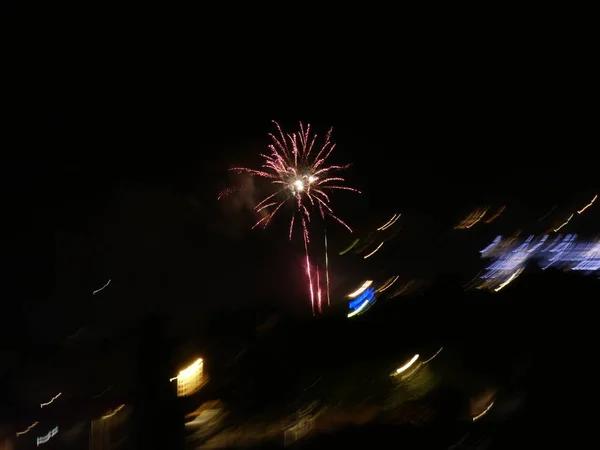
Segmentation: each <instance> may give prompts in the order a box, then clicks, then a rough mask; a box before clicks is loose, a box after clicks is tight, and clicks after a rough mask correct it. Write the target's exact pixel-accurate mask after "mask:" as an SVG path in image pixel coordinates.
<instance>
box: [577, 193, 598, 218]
mask: <svg viewBox="0 0 600 450" xmlns="http://www.w3.org/2000/svg"><path fill="white" fill-rule="evenodd" d="M597 198H598V194H596V195H594V198H593V199H592V201H591V202H589V203H588V204H587V205H585V206H584V207H583V208H581V209H580V210H579V211H577V214H581V213H582V212H584V211H585V210H586V209H588V208H589V207H590V206H592V205H593V204H594V202H595V201H596V199H597Z"/></svg>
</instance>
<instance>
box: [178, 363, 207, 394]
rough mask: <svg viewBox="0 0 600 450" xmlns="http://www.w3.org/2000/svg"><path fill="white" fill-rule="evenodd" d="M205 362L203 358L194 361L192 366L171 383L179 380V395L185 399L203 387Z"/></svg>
mask: <svg viewBox="0 0 600 450" xmlns="http://www.w3.org/2000/svg"><path fill="white" fill-rule="evenodd" d="M203 366H204V361H203V360H202V358H200V359H198V360H196V361H194V363H192V364H191V365H189V366H188V367H186V368H185V369H183V370H182V371H181V372H179V374H178V375H177V376H176V377H175V378H172V379H171V381H173V380H177V395H178V396H179V397H185V396H187V395H192V394H194V393H196V392H198V390H199V389H200V388H201V387H202V381H203V372H204V370H203V369H204V367H203Z"/></svg>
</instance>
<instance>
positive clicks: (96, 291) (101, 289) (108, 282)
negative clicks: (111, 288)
mask: <svg viewBox="0 0 600 450" xmlns="http://www.w3.org/2000/svg"><path fill="white" fill-rule="evenodd" d="M110 282H111V280H108V281H107V282H106V284H105V285H104V286H102V287H101V288H100V289H96V290H95V291H94V292H92V295H96V294H97V293H98V292H102V291H103V290H104V289H106V287H107V286H108V285H109V284H110Z"/></svg>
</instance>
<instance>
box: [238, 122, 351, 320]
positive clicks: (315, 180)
mask: <svg viewBox="0 0 600 450" xmlns="http://www.w3.org/2000/svg"><path fill="white" fill-rule="evenodd" d="M273 123H274V124H275V126H276V128H277V133H276V134H273V133H270V134H269V136H270V137H271V144H270V145H269V152H268V153H265V154H261V155H260V156H261V158H262V159H263V164H262V166H261V168H260V169H259V170H257V169H251V168H245V167H234V168H232V169H230V170H232V171H234V172H238V173H247V174H250V175H252V176H256V177H260V178H264V179H266V180H267V181H268V182H269V183H270V184H271V185H272V186H273V187H274V192H272V193H271V194H270V195H268V196H267V197H265V198H264V199H263V200H261V201H260V202H259V203H258V204H257V205H256V206H255V210H256V212H257V213H262V214H264V216H263V217H262V218H261V219H260V220H259V221H258V222H256V224H255V225H254V227H253V228H255V227H258V226H262V227H264V228H266V227H267V226H268V225H269V224H270V223H271V221H272V220H273V217H275V215H276V214H277V213H278V212H279V211H281V208H282V207H283V206H284V205H285V204H286V203H292V202H293V204H294V208H293V212H292V215H291V218H290V224H289V239H292V235H293V233H294V227H295V225H296V224H300V226H301V230H302V236H303V240H304V249H305V252H306V265H307V276H308V281H309V290H310V296H311V305H312V308H313V312H314V306H315V299H314V296H315V289H314V286H313V277H312V274H311V267H310V266H311V262H310V257H309V252H308V244H309V242H310V235H309V228H308V224H309V223H310V222H311V220H312V218H313V215H314V212H315V211H316V212H317V214H318V215H320V217H321V219H323V220H325V218H326V217H331V218H332V219H334V220H335V221H336V222H338V223H339V224H341V225H342V226H344V227H345V228H346V229H348V230H349V231H350V232H352V229H351V228H350V226H348V224H346V223H345V222H344V221H343V220H342V219H340V218H339V217H338V216H337V215H336V214H335V213H334V212H333V209H332V207H331V200H330V194H331V192H332V191H336V190H343V191H351V192H356V193H360V192H359V191H358V190H357V189H354V188H351V187H348V186H344V185H343V183H344V182H345V179H344V178H342V177H340V176H339V173H340V172H341V171H343V170H344V169H347V168H348V167H349V164H347V165H330V164H329V162H328V160H329V157H330V156H331V154H332V153H333V151H334V150H335V147H336V144H335V143H333V142H332V140H331V133H332V131H333V130H332V129H330V130H329V131H328V132H327V134H326V135H325V140H324V142H323V143H322V144H321V145H316V144H317V135H316V134H312V133H311V127H310V125H307V126H306V127H305V126H304V125H303V124H302V123H300V131H298V132H296V133H291V134H288V133H284V132H283V130H282V129H281V127H280V125H279V124H278V123H277V122H275V121H273ZM326 258H327V255H326ZM326 260H327V259H326ZM328 266H329V264H328V260H327V263H326V267H327V269H326V270H328ZM326 280H327V282H328V281H329V274H328V273H327V276H326ZM319 282H320V279H319V274H318V269H317V285H318V284H319ZM327 295H328V297H327V298H328V299H329V289H328V293H327ZM317 301H318V307H319V310H320V309H321V290H320V286H317Z"/></svg>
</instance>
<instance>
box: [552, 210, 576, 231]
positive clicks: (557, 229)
mask: <svg viewBox="0 0 600 450" xmlns="http://www.w3.org/2000/svg"><path fill="white" fill-rule="evenodd" d="M574 215H575V214H571V215H570V216H569V218H568V219H567V220H566V221H565V222H564V223H563V224H562V225H561V226H559V227H558V228H555V229H554V232H555V233H556V232H557V231H559V230H560V229H561V228H562V227H564V226H565V225H567V224H568V223H569V222H570V221H571V219H572V218H573V216H574Z"/></svg>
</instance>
